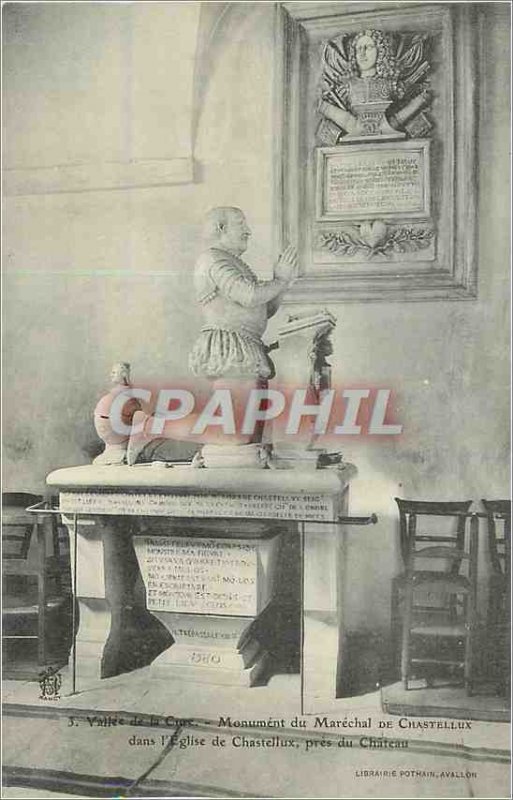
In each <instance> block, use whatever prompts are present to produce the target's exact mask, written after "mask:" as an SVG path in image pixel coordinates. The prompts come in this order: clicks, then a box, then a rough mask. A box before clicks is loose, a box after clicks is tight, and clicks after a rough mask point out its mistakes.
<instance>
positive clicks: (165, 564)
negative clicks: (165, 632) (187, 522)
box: [138, 536, 258, 615]
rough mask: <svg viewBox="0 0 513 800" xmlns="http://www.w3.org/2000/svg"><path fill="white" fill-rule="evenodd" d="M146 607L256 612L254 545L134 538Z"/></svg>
mask: <svg viewBox="0 0 513 800" xmlns="http://www.w3.org/2000/svg"><path fill="white" fill-rule="evenodd" d="M138 538H139V541H140V542H143V547H144V550H143V552H142V553H141V557H140V565H141V570H142V572H143V577H144V582H145V586H146V595H147V607H148V610H149V611H175V612H180V611H181V612H187V613H195V614H212V613H215V614H235V615H252V614H256V613H257V558H258V550H257V545H256V544H254V543H251V542H249V543H248V542H247V541H244V540H233V539H232V540H219V539H194V540H191V539H189V538H184V537H176V536H173V537H167V536H166V537H164V536H157V537H138Z"/></svg>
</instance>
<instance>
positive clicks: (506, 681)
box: [481, 500, 511, 695]
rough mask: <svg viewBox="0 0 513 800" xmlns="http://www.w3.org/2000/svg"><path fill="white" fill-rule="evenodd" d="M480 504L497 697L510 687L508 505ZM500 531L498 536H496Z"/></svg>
mask: <svg viewBox="0 0 513 800" xmlns="http://www.w3.org/2000/svg"><path fill="white" fill-rule="evenodd" d="M481 502H482V504H483V507H484V509H485V511H486V523H487V531H488V552H489V556H490V562H491V569H492V571H491V575H490V580H489V588H488V613H487V629H488V635H489V643H490V649H489V653H490V666H491V673H492V676H493V678H494V679H495V680H496V682H497V685H498V688H499V691H500V693H501V694H504V695H507V694H508V693H509V688H510V685H511V678H510V664H511V659H510V626H511V611H510V600H511V501H510V500H482V501H481ZM498 529H499V530H498ZM500 529H502V535H499V531H500Z"/></svg>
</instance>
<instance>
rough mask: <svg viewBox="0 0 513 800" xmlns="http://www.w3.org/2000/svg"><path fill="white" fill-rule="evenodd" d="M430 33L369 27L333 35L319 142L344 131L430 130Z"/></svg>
mask: <svg viewBox="0 0 513 800" xmlns="http://www.w3.org/2000/svg"><path fill="white" fill-rule="evenodd" d="M429 46H430V37H429V35H428V34H426V33H422V34H420V33H409V34H406V33H391V32H385V31H381V30H365V31H360V32H358V33H356V34H354V33H353V34H342V35H340V36H337V37H335V38H334V39H331V40H330V41H329V42H327V44H326V45H325V47H324V51H323V54H322V76H321V82H320V87H319V88H320V101H319V106H318V110H319V113H320V114H321V116H322V120H321V123H320V125H319V128H318V130H317V139H318V142H319V144H323V145H333V144H337V143H338V142H339V141H340V140H341V139H342V138H344V137H347V136H349V137H353V138H354V137H358V138H360V139H361V138H362V137H363V138H364V137H366V136H372V137H373V138H376V137H378V138H379V137H384V136H386V137H387V138H389V139H390V138H404V137H405V136H406V135H408V136H410V137H422V136H427V135H428V134H429V132H430V130H431V128H432V124H431V122H430V120H429V118H428V117H427V116H426V114H425V113H424V111H425V109H426V108H427V107H428V106H429V105H430V102H431V93H430V88H429V73H430V69H431V67H430V63H429V60H428V57H429Z"/></svg>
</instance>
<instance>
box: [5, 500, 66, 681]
mask: <svg viewBox="0 0 513 800" xmlns="http://www.w3.org/2000/svg"><path fill="white" fill-rule="evenodd" d="M40 501H42V498H41V497H39V496H37V495H31V494H25V493H21V492H19V493H4V494H2V510H3V514H2V517H3V525H2V553H3V560H2V573H3V606H2V628H3V630H2V641H3V673H4V677H6V678H19V679H24V678H37V677H38V675H39V671H40V670H41V669H43V668H45V669H47V668H48V667H52V666H54V665H58V666H61V665H62V664H64V663H66V661H67V654H68V652H69V642H70V635H67V633H66V630H65V628H66V626H67V625H68V624H69V616H70V614H69V607H70V602H71V596H70V594H71V593H70V589H71V587H70V585H69V580H68V579H67V578H68V576H67V574H66V565H65V564H64V563H63V562H64V560H65V559H63V555H62V546H61V542H60V539H59V529H58V524H57V520H56V518H55V516H53V515H46V516H45V517H43V516H42V515H37V514H31V513H28V512H27V511H26V508H27V507H28V506H31V505H35V504H36V503H38V502H40ZM31 641H32V642H33V644H34V645H35V646H36V650H35V651H34V657H32V656H31V653H32V650H31V648H27V647H25V645H26V644H30V642H31ZM57 662H58V664H57Z"/></svg>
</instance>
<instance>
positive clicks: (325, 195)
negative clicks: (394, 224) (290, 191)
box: [317, 141, 429, 220]
mask: <svg viewBox="0 0 513 800" xmlns="http://www.w3.org/2000/svg"><path fill="white" fill-rule="evenodd" d="M428 153H429V142H427V141H422V142H414V141H410V142H400V143H391V144H388V145H383V144H382V145H374V146H369V145H367V146H365V147H362V146H351V147H349V146H347V147H337V148H320V149H319V156H318V157H319V162H318V191H317V215H318V219H319V220H329V219H352V218H353V219H354V218H360V219H361V218H364V217H367V218H368V217H372V216H379V217H387V216H393V217H405V216H406V217H427V216H429V157H428Z"/></svg>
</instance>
